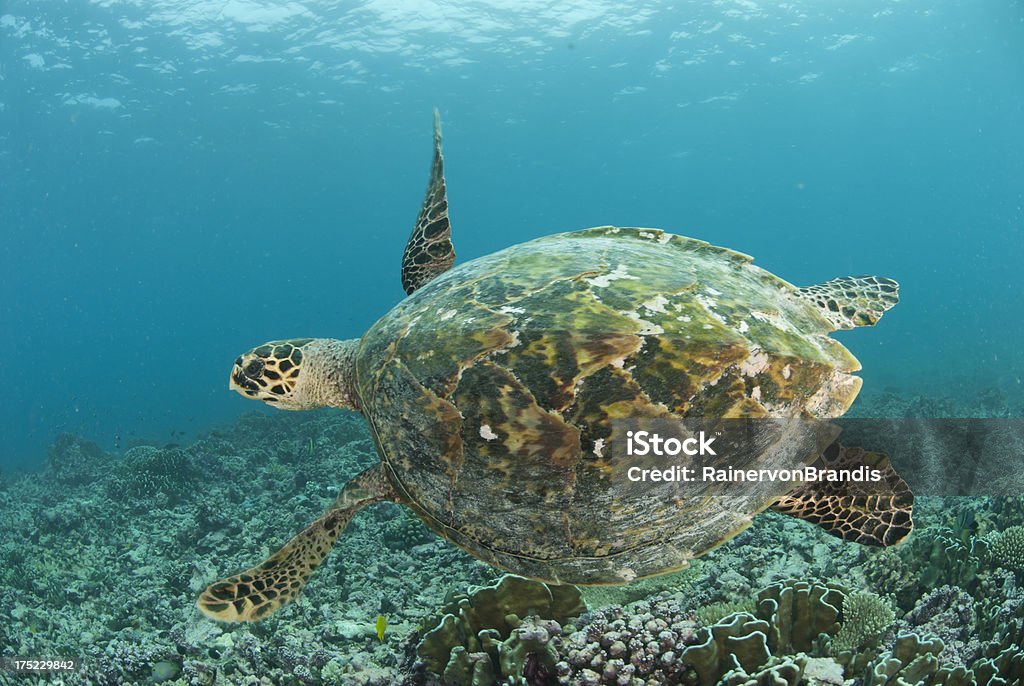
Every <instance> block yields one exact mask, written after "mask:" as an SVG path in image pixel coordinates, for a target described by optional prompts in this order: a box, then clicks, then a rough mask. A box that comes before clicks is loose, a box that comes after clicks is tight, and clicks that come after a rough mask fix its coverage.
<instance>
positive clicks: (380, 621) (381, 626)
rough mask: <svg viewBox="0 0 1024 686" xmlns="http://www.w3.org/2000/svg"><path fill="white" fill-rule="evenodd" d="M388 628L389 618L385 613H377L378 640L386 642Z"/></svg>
mask: <svg viewBox="0 0 1024 686" xmlns="http://www.w3.org/2000/svg"><path fill="white" fill-rule="evenodd" d="M387 628H388V620H387V617H385V616H384V615H377V640H379V641H380V642H381V643H383V642H384V631H385V630H386V629H387Z"/></svg>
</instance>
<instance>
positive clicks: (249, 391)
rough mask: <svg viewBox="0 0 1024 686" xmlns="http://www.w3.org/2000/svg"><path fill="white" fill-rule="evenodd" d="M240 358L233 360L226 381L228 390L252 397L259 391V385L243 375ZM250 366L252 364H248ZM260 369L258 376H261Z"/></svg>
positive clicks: (243, 369) (243, 370)
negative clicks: (233, 362)
mask: <svg viewBox="0 0 1024 686" xmlns="http://www.w3.org/2000/svg"><path fill="white" fill-rule="evenodd" d="M242 362H243V360H242V358H241V357H239V358H238V359H237V360H235V364H234V365H233V366H232V367H231V378H230V380H229V381H228V388H229V389H230V390H232V391H237V392H238V393H242V394H244V395H248V396H252V395H255V394H256V391H258V390H259V384H257V383H256V382H255V381H254V380H253V379H252V378H250V377H249V376H248V375H247V374H246V373H245V368H244V367H243V366H242ZM250 364H252V363H250ZM262 371H263V369H262V367H261V368H260V374H261V375H262Z"/></svg>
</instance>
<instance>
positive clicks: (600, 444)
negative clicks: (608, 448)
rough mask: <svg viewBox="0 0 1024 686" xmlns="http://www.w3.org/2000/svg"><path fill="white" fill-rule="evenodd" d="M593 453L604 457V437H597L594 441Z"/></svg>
mask: <svg viewBox="0 0 1024 686" xmlns="http://www.w3.org/2000/svg"><path fill="white" fill-rule="evenodd" d="M594 454H595V455H597V456H598V457H604V439H603V438H599V439H597V440H596V441H594Z"/></svg>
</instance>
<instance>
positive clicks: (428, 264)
mask: <svg viewBox="0 0 1024 686" xmlns="http://www.w3.org/2000/svg"><path fill="white" fill-rule="evenodd" d="M454 258H455V253H454V250H453V247H452V243H451V227H450V224H449V218H448V201H447V195H446V188H445V179H444V158H443V156H442V151H441V130H440V119H439V117H438V115H437V113H436V111H435V123H434V157H433V165H432V169H431V175H430V182H429V185H428V189H427V193H426V198H425V200H424V203H423V206H422V209H421V210H420V213H419V217H418V219H417V221H416V224H415V226H414V228H413V231H412V234H411V236H410V237H409V240H408V244H407V245H406V248H405V254H404V256H403V258H402V285H403V287H404V289H405V291H406V293H407V294H408V297H406V298H405V299H404V300H402V301H401V302H400V303H398V304H397V305H396V306H395V307H394V308H393V309H392V310H391V311H390V312H388V313H387V314H386V315H384V316H383V317H382V318H381V319H380V320H378V321H377V322H376V323H375V324H374V325H373V326H372V327H371V328H370V330H369V331H367V332H366V334H365V335H363V337H362V338H360V339H354V340H344V341H343V340H334V339H327V338H300V339H290V340H280V341H272V342H269V343H266V344H264V345H261V346H259V347H256V348H254V349H253V350H250V351H249V352H247V353H245V354H244V355H241V356H240V357H238V359H236V360H235V363H234V366H233V369H232V371H231V380H230V387H231V388H232V389H234V390H236V391H238V392H239V393H241V394H243V395H244V396H246V397H249V398H254V399H257V400H262V401H263V402H266V403H269V404H271V405H273V406H274V407H279V408H282V409H290V410H305V409H312V408H318V407H325V406H326V407H338V408H346V409H350V410H357V411H359V412H361V413H362V414H363V416H364V417H365V418H366V421H367V423H368V424H369V427H370V430H371V433H372V435H373V439H374V442H375V444H376V448H377V452H378V454H379V457H380V462H379V463H377V464H375V465H374V466H373V467H371V468H369V469H367V470H366V471H364V472H362V473H361V474H359V475H358V476H356V477H355V478H353V479H352V480H351V481H350V482H349V483H348V484H347V485H346V486H345V487H344V488H343V489H342V491H341V494H340V495H339V496H338V499H337V501H336V502H335V503H334V504H333V505H331V507H330V508H328V509H327V511H326V512H325V513H324V514H323V515H322V516H321V517H320V518H319V519H317V520H316V521H315V522H313V523H312V524H311V525H309V526H308V527H307V528H306V529H305V530H304V531H302V532H301V533H299V534H298V535H297V536H295V537H294V538H293V539H292V540H291V541H289V542H288V543H287V544H286V545H285V546H284V547H283V548H281V549H280V550H279V551H278V552H276V553H274V554H273V555H272V556H270V557H269V558H268V559H267V560H266V561H264V562H262V563H260V564H259V565H257V566H255V567H252V568H250V569H248V570H246V571H244V572H241V573H239V574H236V575H234V576H231V577H228V578H226V579H223V580H220V581H217V582H216V583H213V584H211V585H210V586H209V587H208V588H207V589H206V590H205V591H204V592H203V593H202V594H201V596H200V598H199V600H198V605H199V608H200V609H201V610H202V611H203V612H204V613H206V614H207V615H209V616H210V617H213V618H215V619H219V620H226V621H252V620H258V619H261V618H263V617H266V616H267V615H268V614H270V613H271V612H273V611H275V610H276V609H278V608H279V607H281V606H282V605H283V604H285V603H286V602H288V601H289V600H293V599H295V598H296V596H297V595H298V594H299V592H300V591H301V589H302V587H303V586H304V584H305V583H306V581H307V580H308V579H309V577H310V575H311V574H312V572H313V570H314V569H315V568H316V567H317V566H318V565H319V564H320V563H321V562H322V561H323V560H324V558H325V556H326V555H327V553H328V552H329V551H330V549H331V547H332V546H333V544H334V543H335V541H336V540H337V538H338V537H339V536H340V535H341V533H342V531H343V530H344V529H345V527H346V525H347V524H348V522H349V521H350V520H351V519H352V516H353V515H354V514H355V513H356V512H357V511H358V510H360V509H361V508H363V507H365V506H367V505H369V504H371V503H376V502H380V501H385V500H389V501H394V502H397V503H401V504H403V505H405V506H407V507H409V508H410V509H411V510H412V511H413V512H415V513H416V515H418V516H419V518H420V519H422V520H423V522H424V523H425V524H426V525H427V526H428V527H429V528H430V529H432V530H433V531H434V532H436V533H437V534H439V535H441V536H443V537H444V538H446V539H448V540H449V541H451V542H453V543H455V544H456V545H458V546H459V547H461V548H462V549H464V550H466V551H467V552H469V553H470V554H472V555H474V556H476V557H477V558H479V559H481V560H483V561H485V562H488V563H490V564H492V565H494V566H497V567H500V568H503V569H506V570H509V571H512V572H515V573H517V574H520V575H524V576H527V577H532V578H535V579H540V580H544V581H548V582H553V583H573V584H603V583H612V584H614V583H628V582H629V581H632V580H633V579H636V578H641V577H645V576H650V575H654V574H659V573H664V572H668V571H672V570H676V569H679V568H681V567H683V566H685V565H686V564H687V563H688V561H689V560H690V559H692V558H694V557H696V556H698V555H700V554H702V553H704V552H706V551H707V550H709V549H711V548H712V547H714V546H715V545H717V544H719V543H721V542H722V541H725V540H728V539H729V538H731V537H732V536H734V535H735V534H737V533H738V532H740V531H742V530H743V529H744V528H746V526H748V525H749V524H750V522H751V519H752V518H753V516H754V515H756V514H757V513H759V512H761V511H763V510H765V509H768V508H773V509H775V510H777V511H782V512H787V513H789V514H792V515H795V516H798V517H801V518H804V519H807V520H809V521H811V522H813V523H815V524H818V525H819V526H822V527H823V528H825V529H826V530H827V531H829V532H830V533H832V534H834V535H836V536H840V537H841V538H844V539H847V540H851V541H857V542H860V543H865V544H871V545H892V544H895V543H897V542H899V541H900V540H902V539H903V538H904V537H906V535H907V534H908V533H909V532H910V530H911V527H912V519H911V506H912V502H913V495H912V494H911V493H910V491H909V489H908V488H907V486H906V484H905V483H904V482H903V481H902V480H901V479H900V478H899V477H898V476H896V475H895V473H894V472H893V471H892V469H891V467H890V466H889V464H888V461H887V459H886V458H885V456H884V455H881V454H878V453H870V452H866V451H863V450H860V449H853V448H844V447H842V446H840V445H838V444H831V445H829V443H828V442H825V443H822V444H821V445H816V446H815V447H814V451H813V452H812V453H810V454H807V453H806V451H805V452H796V453H791V454H790V455H789V456H788V457H786V458H785V459H786V460H788V462H785V460H784V462H783V466H788V467H803V466H805V465H808V464H810V463H812V462H815V461H817V462H818V463H820V464H824V465H826V466H833V467H835V466H847V467H856V466H859V465H866V466H869V467H872V468H876V469H878V470H879V473H880V474H882V475H884V484H885V485H886V488H887V490H886V491H885V492H884V493H883V494H881V495H870V496H869V495H863V494H861V495H858V494H856V493H853V492H850V491H848V490H845V489H844V486H843V485H842V484H841V483H840V484H836V483H828V482H819V483H806V484H803V485H799V484H798V485H797V487H796V488H795V489H794V487H793V485H792V484H791V483H785V484H782V485H781V486H779V485H774V486H770V487H764V488H759V489H753V490H752V491H750V492H743V493H740V494H738V495H734V496H733V497H712V496H715V495H719V493H718V492H716V488H717V487H715V486H714V485H711V486H707V487H706V488H705V490H704V491H703V492H701V493H700V494H699V495H697V496H694V497H689V498H688V497H673V498H670V499H656V498H651V497H650V493H649V492H645V491H642V490H638V489H637V488H635V487H632V488H631V484H630V483H629V482H628V481H627V480H626V479H619V478H616V477H615V476H614V474H613V473H614V472H615V471H616V470H618V469H619V468H620V467H621V464H619V465H616V463H615V462H614V461H613V459H612V457H611V455H610V454H609V447H610V446H611V445H612V444H613V443H615V442H616V441H620V442H621V438H622V436H621V435H617V434H616V432H617V431H620V430H619V429H617V428H616V427H617V426H619V424H617V422H621V421H623V420H633V421H642V420H644V419H651V420H661V421H663V420H672V419H679V418H694V417H704V418H709V417H712V418H729V417H743V418H759V417H779V418H795V417H818V418H832V417H838V416H840V415H842V414H843V413H844V412H845V411H846V410H847V409H848V408H849V406H850V404H851V403H852V402H853V399H854V397H855V396H856V394H857V392H858V390H859V389H860V384H861V381H860V379H859V378H857V377H855V376H853V375H852V372H854V371H856V370H858V369H859V368H860V365H859V363H858V362H857V360H856V359H855V358H854V357H853V355H852V354H850V353H849V352H848V351H847V350H846V348H844V347H843V346H842V345H840V344H839V343H838V342H836V341H834V340H833V339H831V338H829V337H828V335H827V334H828V333H829V332H831V331H835V330H837V329H849V328H853V327H857V326H865V325H872V324H874V323H875V322H876V321H878V319H879V318H880V317H881V316H882V313H883V312H884V311H886V310H887V309H889V308H890V307H892V306H893V305H894V304H895V303H896V302H897V300H898V296H897V288H898V287H897V284H896V283H895V282H894V281H891V280H889V279H885V278H879V277H873V276H861V277H848V278H840V279H835V280H833V281H829V282H828V283H824V284H820V285H815V286H808V287H804V288H797V287H795V286H792V285H790V284H789V283H787V282H785V281H783V280H782V279H780V278H778V277H776V276H774V275H773V274H770V273H769V272H767V271H765V270H763V269H760V268H758V267H756V266H754V265H753V264H752V262H751V258H750V257H747V256H746V255H743V254H740V253H738V252H734V251H732V250H727V249H725V248H720V247H715V246H714V245H711V244H709V243H706V242H704V241H700V240H694V239H692V238H685V237H683V236H678V235H673V234H670V233H666V232H663V231H661V230H658V229H645V228H620V227H612V226H602V227H597V228H590V229H585V230H581V231H574V232H570V233H560V234H555V235H550V236H546V237H543V238H538V239H536V240H532V241H529V242H526V243H522V244H519V245H515V246H512V247H510V248H506V249H504V250H501V251H499V252H496V253H493V254H491V255H488V256H485V257H481V258H478V259H474V260H471V261H469V262H465V263H463V264H460V265H459V266H456V267H453V266H452V265H453V262H454ZM620 433H621V432H620ZM825 446H828V447H827V449H824V448H825ZM776 457H777V456H776ZM747 458H748V459H747V464H748V465H750V464H752V465H754V466H758V465H759V461H760V460H763V459H765V458H764V457H763V455H760V454H753V455H748V456H747ZM723 488H724V487H723ZM780 489H781V490H780Z"/></svg>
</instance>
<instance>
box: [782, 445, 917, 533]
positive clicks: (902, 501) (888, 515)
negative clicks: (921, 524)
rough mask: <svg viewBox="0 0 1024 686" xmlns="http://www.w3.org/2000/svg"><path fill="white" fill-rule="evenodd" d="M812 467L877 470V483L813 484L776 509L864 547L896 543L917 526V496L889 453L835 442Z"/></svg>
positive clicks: (798, 491) (788, 497) (842, 482)
mask: <svg viewBox="0 0 1024 686" xmlns="http://www.w3.org/2000/svg"><path fill="white" fill-rule="evenodd" d="M811 466H812V467H815V468H817V469H830V470H843V469H846V470H856V469H857V468H859V467H864V468H866V469H867V470H877V471H878V472H879V473H880V475H881V479H880V480H879V481H875V482H858V481H852V480H840V481H824V480H821V481H811V482H807V483H805V484H804V485H803V486H801V487H800V488H798V489H797V490H795V491H793V492H792V493H790V494H789V495H787V496H784V497H782V498H780V499H779V500H778V501H777V502H776V503H775V504H774V505H772V509H773V510H775V511H776V512H782V513H784V514H788V515H792V516H793V517H797V518H798V519H803V520H805V521H808V522H810V523H812V524H817V525H818V526H820V527H821V528H822V529H824V530H825V531H827V532H828V533H830V534H832V535H833V536H838V537H839V538H841V539H843V540H845V541H854V542H855V543H862V544H864V545H872V546H890V545H896V544H897V543H899V542H900V541H902V540H903V539H904V538H906V537H907V536H908V535H909V534H910V532H911V531H912V530H913V528H914V520H913V508H914V494H913V493H912V492H911V490H910V487H909V486H908V485H907V483H906V482H905V481H904V480H903V479H902V478H900V476H899V474H897V473H896V471H895V470H894V469H893V468H892V465H891V464H889V458H888V456H887V455H885V454H884V453H878V452H869V451H867V450H864V449H863V448H846V447H843V446H841V445H840V444H838V443H833V444H832V445H830V446H829V447H828V448H826V449H825V452H824V454H823V455H822V456H821V457H820V458H819V459H818V461H817V462H815V463H814V464H813V465H811Z"/></svg>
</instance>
